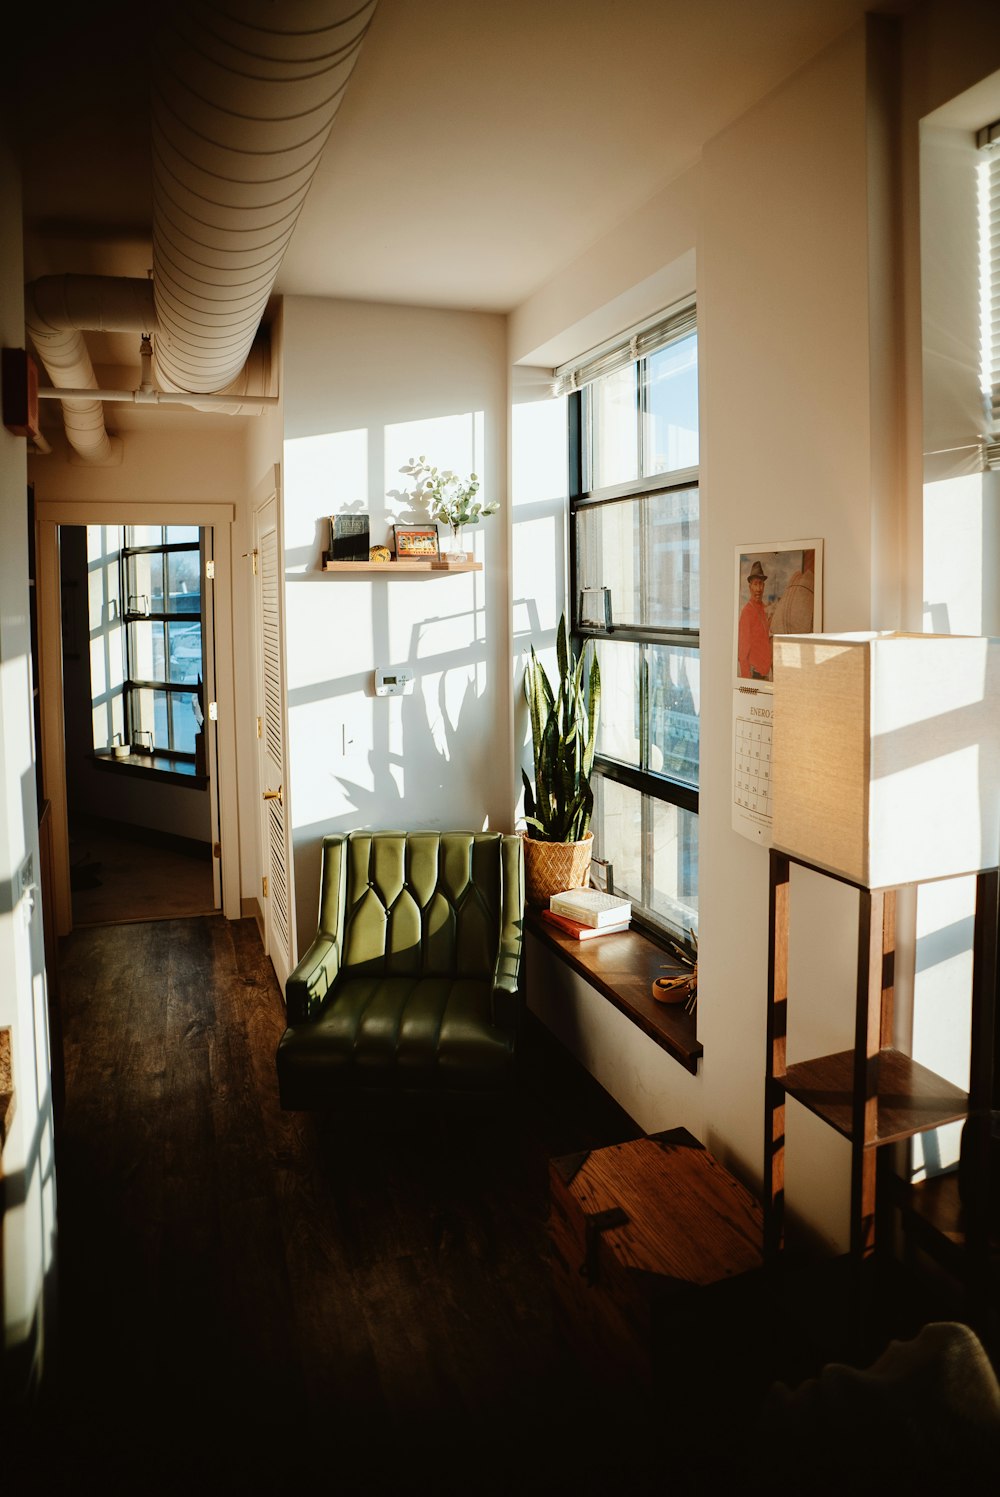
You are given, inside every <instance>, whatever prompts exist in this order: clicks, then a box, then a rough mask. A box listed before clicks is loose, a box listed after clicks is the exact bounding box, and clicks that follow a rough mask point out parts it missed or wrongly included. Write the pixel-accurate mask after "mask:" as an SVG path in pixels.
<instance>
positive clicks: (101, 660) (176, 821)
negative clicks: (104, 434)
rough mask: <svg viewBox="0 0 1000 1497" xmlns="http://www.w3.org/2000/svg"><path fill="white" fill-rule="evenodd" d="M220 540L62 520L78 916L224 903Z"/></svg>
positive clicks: (124, 917)
mask: <svg viewBox="0 0 1000 1497" xmlns="http://www.w3.org/2000/svg"><path fill="white" fill-rule="evenodd" d="M211 546H212V534H211V531H207V530H205V529H204V528H202V527H198V526H194V525H183V526H182V525H162V524H149V523H146V524H143V525H127V526H123V527H117V526H108V525H89V526H82V525H71V526H66V525H64V526H62V527H61V529H60V561H61V599H62V647H63V648H62V656H63V710H64V717H65V724H66V737H65V742H66V792H67V815H68V826H69V856H70V893H71V898H72V918H73V924H74V926H78V925H105V924H119V923H125V922H132V921H138V920H158V919H174V918H177V917H180V916H186V915H206V914H212V913H214V912H215V910H217V909H218V908H219V907H220V904H221V900H220V898H219V878H218V875H217V871H216V872H214V873H213V864H214V861H215V860H213V847H215V846H217V845H218V843H219V831H218V801H217V797H216V795H215V790H214V785H213V783H212V780H211V778H210V773H209V771H210V765H209V762H208V761H209V755H208V753H207V742H206V739H207V735H206V731H205V703H206V702H207V701H214V700H215V690H214V683H213V681H212V679H211V678H210V676H209V674H208V669H207V664H208V662H207V654H208V652H207V651H206V648H205V642H206V640H207V638H208V637H209V636H210V634H211V624H212V618H211V614H212V600H211V587H210V586H207V585H206V583H207V579H208V576H209V573H210V570H211V568H210V559H211V558H210V552H211Z"/></svg>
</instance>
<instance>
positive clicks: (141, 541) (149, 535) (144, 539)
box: [125, 525, 163, 546]
mask: <svg viewBox="0 0 1000 1497" xmlns="http://www.w3.org/2000/svg"><path fill="white" fill-rule="evenodd" d="M125 534H126V544H127V545H129V546H162V545H163V526H162V525H130V526H129V527H128V529H127V531H126V532H125Z"/></svg>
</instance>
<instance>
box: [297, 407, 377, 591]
mask: <svg viewBox="0 0 1000 1497" xmlns="http://www.w3.org/2000/svg"><path fill="white" fill-rule="evenodd" d="M285 492H286V494H294V495H295V496H296V502H295V503H294V504H288V505H286V507H285V569H286V572H307V571H311V570H312V569H313V568H314V567H315V565H316V561H317V559H318V558H317V552H318V551H322V550H326V549H327V548H328V546H329V519H330V516H331V515H333V514H343V513H344V512H345V511H350V512H352V513H367V512H368V511H369V510H370V508H371V503H370V496H369V493H368V430H367V428H366V427H363V426H361V427H356V428H355V429H354V430H353V431H330V432H324V433H323V434H322V435H320V436H315V437H295V438H293V439H292V440H291V441H288V442H286V443H285ZM304 495H308V496H309V499H310V502H309V503H308V504H305V503H303V502H302V500H301V498H300V496H304ZM317 543H318V544H317Z"/></svg>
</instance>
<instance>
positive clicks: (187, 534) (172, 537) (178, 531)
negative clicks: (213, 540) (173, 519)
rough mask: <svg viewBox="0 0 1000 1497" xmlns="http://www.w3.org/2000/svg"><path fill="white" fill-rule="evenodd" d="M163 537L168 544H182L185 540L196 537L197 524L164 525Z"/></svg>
mask: <svg viewBox="0 0 1000 1497" xmlns="http://www.w3.org/2000/svg"><path fill="white" fill-rule="evenodd" d="M164 539H165V541H166V543H167V545H168V546H182V545H183V544H184V543H185V541H196V540H197V539H198V527H197V525H166V526H164Z"/></svg>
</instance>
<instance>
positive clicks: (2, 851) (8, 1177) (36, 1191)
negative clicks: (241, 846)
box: [0, 134, 55, 1417]
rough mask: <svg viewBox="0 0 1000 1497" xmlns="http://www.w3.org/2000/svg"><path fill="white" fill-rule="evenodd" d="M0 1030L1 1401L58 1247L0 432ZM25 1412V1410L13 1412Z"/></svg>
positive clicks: (4, 227) (22, 690)
mask: <svg viewBox="0 0 1000 1497" xmlns="http://www.w3.org/2000/svg"><path fill="white" fill-rule="evenodd" d="M20 200H21V182H20V175H19V172H18V170H17V167H16V166H15V163H14V159H13V156H12V154H11V153H10V151H9V149H8V145H7V141H6V139H5V138H4V137H3V135H2V134H0V201H2V202H3V203H4V206H5V212H4V215H3V218H2V221H0V346H2V347H4V348H23V346H24V302H23V290H22V288H23V285H24V274H23V265H22V259H21V238H20V227H21V216H20V211H19V209H20ZM0 600H2V602H0V785H2V791H0V1027H3V1028H10V1029H11V1030H12V1040H13V1062H14V1086H15V1092H16V1110H15V1112H14V1117H13V1121H12V1124H11V1131H10V1137H9V1139H8V1141H7V1145H6V1147H5V1149H4V1151H3V1163H2V1168H0V1173H2V1174H3V1175H4V1177H5V1179H4V1184H3V1196H2V1200H3V1204H4V1214H3V1218H2V1222H0V1232H2V1234H3V1239H2V1246H0V1262H2V1268H3V1272H2V1278H3V1283H2V1291H3V1322H4V1357H3V1364H2V1365H3V1374H4V1376H3V1386H2V1387H0V1404H4V1403H6V1404H8V1405H10V1404H11V1403H13V1404H15V1405H16V1404H17V1403H18V1402H19V1401H20V1399H21V1398H22V1397H24V1396H25V1395H26V1394H27V1393H28V1390H29V1388H30V1387H31V1386H32V1385H33V1384H34V1382H35V1381H36V1379H37V1378H38V1377H39V1376H40V1373H41V1370H42V1366H43V1359H44V1350H45V1321H46V1311H47V1310H48V1309H49V1305H50V1300H49V1295H50V1293H51V1291H52V1277H53V1270H54V1254H55V1175H54V1158H53V1143H52V1089H51V1079H50V1071H49V1048H48V1021H47V1013H46V974H45V958H44V948H43V938H42V915H41V909H40V901H39V899H38V896H37V891H36V893H35V896H34V907H32V900H31V899H30V898H28V897H25V895H24V894H23V893H22V892H21V889H20V883H18V886H17V887H16V888H15V886H14V882H13V881H14V879H15V877H16V876H17V874H18V873H19V871H20V870H21V869H22V868H23V866H24V863H25V860H26V859H28V858H30V859H31V863H32V872H33V878H34V880H35V881H36V882H37V880H38V878H39V864H38V802H37V796H36V791H35V763H34V732H33V724H32V698H31V686H32V680H31V641H30V633H29V603H28V524H27V467H26V457H25V439H24V437H16V436H13V435H12V434H11V433H10V432H8V431H7V430H6V428H3V429H0ZM15 1417H16V1415H15Z"/></svg>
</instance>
